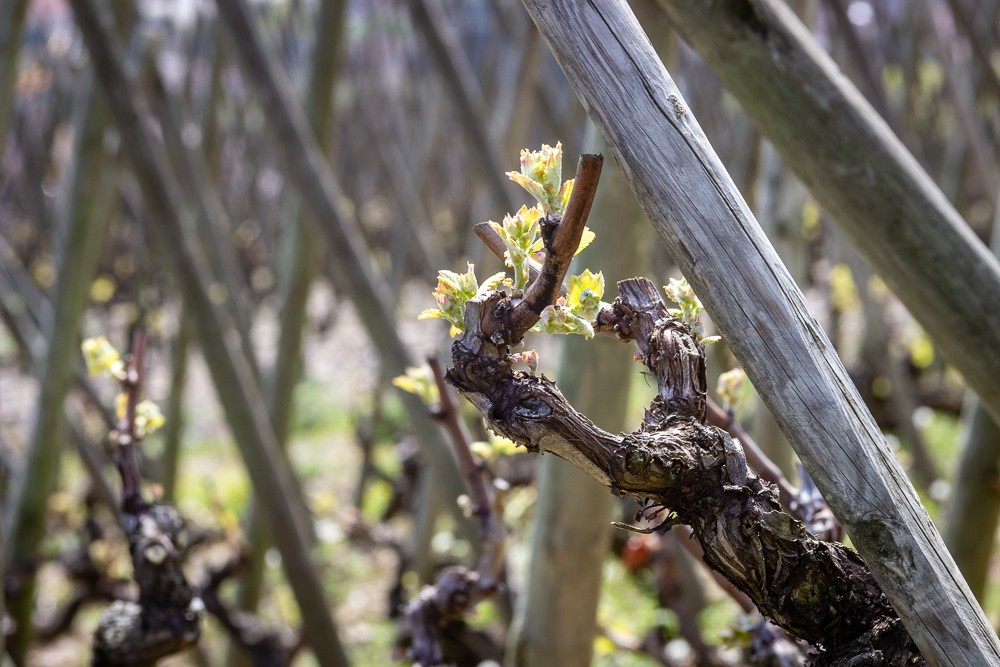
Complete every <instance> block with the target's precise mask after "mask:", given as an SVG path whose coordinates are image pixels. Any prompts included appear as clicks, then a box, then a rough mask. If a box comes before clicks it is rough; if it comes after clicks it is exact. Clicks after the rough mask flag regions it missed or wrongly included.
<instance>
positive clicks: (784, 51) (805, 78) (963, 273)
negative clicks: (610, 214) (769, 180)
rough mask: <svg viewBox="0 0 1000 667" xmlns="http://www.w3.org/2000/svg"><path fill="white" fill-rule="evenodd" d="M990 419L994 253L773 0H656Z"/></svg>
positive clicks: (996, 294)
mask: <svg viewBox="0 0 1000 667" xmlns="http://www.w3.org/2000/svg"><path fill="white" fill-rule="evenodd" d="M660 4H661V6H662V7H663V8H664V10H665V11H666V12H667V15H668V16H669V17H670V19H671V21H672V22H673V23H674V25H676V26H677V28H678V29H679V30H680V32H681V33H682V34H683V35H684V37H685V39H687V40H688V42H689V43H690V44H692V45H693V46H694V47H695V48H696V49H697V50H698V52H699V53H700V54H701V55H702V57H703V58H705V60H706V61H707V62H708V64H709V65H710V66H711V67H712V70H713V71H714V72H715V73H716V74H717V75H718V76H719V78H720V79H721V80H722V82H723V84H724V85H725V86H726V89H727V90H728V91H729V92H731V93H732V94H733V95H734V96H735V97H736V98H737V99H738V100H739V101H740V103H741V104H742V105H743V108H744V110H745V111H746V112H747V114H748V115H749V116H750V117H751V118H752V119H753V120H754V122H755V123H756V124H757V126H758V127H759V128H760V130H761V132H762V133H763V134H765V135H766V136H767V138H768V139H770V140H771V142H772V143H773V144H774V146H775V148H777V149H778V152H779V153H781V156H782V157H783V158H784V160H785V162H786V163H787V164H788V166H789V167H791V169H792V170H793V171H794V172H795V174H796V175H797V176H798V177H799V178H801V179H802V182H803V183H804V184H805V185H806V187H807V188H809V191H810V192H811V193H812V195H813V196H814V197H815V198H816V201H817V202H819V204H820V206H822V207H823V208H824V209H825V210H826V211H828V212H829V213H830V215H832V216H833V218H834V221H835V222H836V223H837V225H838V226H839V227H840V228H841V230H843V232H844V234H845V235H846V236H847V238H848V239H849V240H850V241H851V243H852V244H853V245H854V246H855V247H856V248H857V249H858V252H860V253H861V255H862V256H864V258H865V259H867V260H868V262H869V263H870V264H871V266H872V268H873V269H874V270H875V271H876V272H878V274H879V275H880V276H882V278H883V279H884V280H885V282H886V284H887V285H888V286H889V288H890V289H891V290H892V291H893V293H894V294H895V295H896V296H897V297H898V298H899V300H900V301H902V302H903V304H904V305H905V306H906V307H907V308H908V309H909V311H910V313H911V314H912V315H913V317H914V318H916V320H917V321H918V322H920V325H921V326H922V327H924V329H926V330H927V332H928V334H930V336H931V337H932V338H933V339H934V343H935V345H937V346H938V348H939V349H940V350H941V352H942V353H943V354H944V356H945V357H947V359H948V361H949V362H951V363H952V364H954V365H955V367H956V368H957V369H958V370H959V371H960V372H961V373H962V375H963V376H964V378H965V380H966V382H968V383H969V386H970V387H971V388H972V390H973V391H975V392H976V393H977V394H978V395H979V397H980V399H981V400H982V402H983V406H984V407H985V408H986V409H987V410H988V411H989V412H990V414H992V415H993V418H994V419H997V420H1000V345H997V341H1000V262H998V261H997V259H996V258H995V257H992V256H991V255H990V253H989V251H988V250H987V248H986V246H985V245H984V244H983V243H981V242H980V241H979V240H978V239H977V238H976V237H975V235H974V234H973V233H972V230H970V229H969V227H968V225H966V224H965V222H964V221H963V220H962V218H961V216H960V215H959V214H958V212H957V211H955V209H954V207H953V206H952V205H951V204H950V203H949V202H948V200H947V199H946V198H945V196H944V195H943V194H942V193H941V191H940V190H939V189H938V188H937V186H936V185H935V184H934V182H933V181H932V180H931V178H930V176H928V175H927V174H926V173H925V172H924V171H923V169H921V167H920V165H919V164H918V163H917V161H916V160H915V159H914V158H913V156H912V155H910V153H909V152H908V151H907V150H906V148H905V147H904V146H903V144H902V143H901V142H900V141H899V139H897V138H896V136H895V135H894V134H893V133H892V131H891V130H890V129H889V127H888V126H887V125H886V124H885V122H883V121H882V119H881V118H879V116H878V114H877V113H876V112H875V111H874V109H872V108H871V105H869V104H868V102H866V101H865V99H864V97H862V95H861V94H860V93H859V92H858V91H857V89H856V88H855V87H854V86H852V85H851V83H850V81H848V79H847V77H845V76H844V75H843V74H841V73H840V71H838V70H837V66H836V64H835V63H834V62H833V61H832V60H831V59H830V58H829V56H827V55H826V53H825V52H824V51H823V50H822V48H820V46H819V44H817V43H816V40H815V39H813V37H812V35H811V34H810V33H809V31H808V30H807V29H806V28H805V26H803V25H802V23H801V22H800V21H799V20H798V19H797V18H796V17H795V15H794V14H793V13H792V12H791V11H790V10H789V9H788V7H787V6H785V4H784V3H783V2H775V0H742V1H740V2H702V1H701V0H694V1H692V0H660Z"/></svg>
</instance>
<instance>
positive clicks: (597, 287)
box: [566, 269, 604, 322]
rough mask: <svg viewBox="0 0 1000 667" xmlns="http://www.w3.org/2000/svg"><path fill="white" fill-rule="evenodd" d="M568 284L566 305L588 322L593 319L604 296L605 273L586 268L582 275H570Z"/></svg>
mask: <svg viewBox="0 0 1000 667" xmlns="http://www.w3.org/2000/svg"><path fill="white" fill-rule="evenodd" d="M566 286H567V293H566V305H567V306H568V307H569V309H570V312H572V313H573V314H574V315H576V316H578V317H581V318H583V319H585V320H587V321H588V322H589V321H593V320H594V319H595V318H596V317H597V311H598V309H599V308H600V306H601V297H602V296H604V274H603V273H601V272H600V271H598V272H597V273H591V272H590V269H585V270H584V272H583V273H581V274H580V275H577V276H570V277H569V278H568V279H567V281H566Z"/></svg>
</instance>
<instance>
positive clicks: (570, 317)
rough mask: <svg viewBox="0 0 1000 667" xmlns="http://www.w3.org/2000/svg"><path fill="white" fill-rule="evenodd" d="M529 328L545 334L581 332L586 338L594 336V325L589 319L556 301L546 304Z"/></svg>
mask: <svg viewBox="0 0 1000 667" xmlns="http://www.w3.org/2000/svg"><path fill="white" fill-rule="evenodd" d="M531 330H532V331H540V332H542V333H547V334H571V333H575V334H581V335H582V336H583V337H584V338H587V339H588V340H589V339H591V338H593V337H594V327H593V326H592V325H591V324H590V321H589V320H586V319H584V318H582V317H580V316H578V315H575V314H573V312H572V311H570V309H569V308H568V307H566V306H565V305H562V304H558V303H557V304H554V305H551V306H546V307H545V308H544V309H543V310H542V314H541V317H540V318H539V320H538V324H536V325H535V326H534V327H532V329H531Z"/></svg>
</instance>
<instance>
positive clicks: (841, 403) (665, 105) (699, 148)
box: [524, 0, 1000, 666]
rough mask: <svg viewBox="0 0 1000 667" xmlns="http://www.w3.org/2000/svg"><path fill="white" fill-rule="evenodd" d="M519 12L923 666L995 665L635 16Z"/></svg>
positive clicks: (953, 579) (819, 335) (591, 5)
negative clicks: (849, 540) (860, 559)
mask: <svg viewBox="0 0 1000 667" xmlns="http://www.w3.org/2000/svg"><path fill="white" fill-rule="evenodd" d="M524 4H525V6H526V7H527V9H528V12H529V13H530V14H531V16H532V19H534V21H535V23H536V24H537V25H538V28H539V31H540V32H541V33H542V36H543V37H544V38H545V40H546V41H547V42H548V44H549V46H550V48H551V49H552V51H553V52H554V53H555V56H556V58H557V59H558V61H559V63H560V65H561V66H562V68H563V70H564V72H565V73H566V75H567V77H568V78H569V80H570V82H571V84H572V85H573V87H574V88H575V90H576V92H577V95H578V96H579V97H580V99H581V101H582V102H583V104H584V106H585V107H586V108H587V111H588V112H589V114H590V116H591V118H592V119H593V120H594V122H595V123H596V124H597V125H598V127H599V128H600V129H601V131H602V132H603V133H604V136H605V139H606V141H607V143H608V146H609V147H610V148H611V151H612V152H613V153H614V154H615V157H616V158H617V159H618V161H619V163H620V164H621V165H622V168H623V169H624V171H625V173H626V175H627V177H628V179H629V181H630V184H631V186H632V188H633V190H634V191H635V194H636V196H637V197H638V199H639V201H640V204H641V205H642V207H643V209H644V210H645V211H646V214H647V216H648V217H649V219H650V221H651V222H652V224H653V226H654V227H655V228H656V229H657V231H658V232H659V233H660V236H661V237H662V239H663V241H664V243H665V244H666V245H667V247H668V248H669V250H670V252H671V254H672V256H673V258H674V260H675V261H676V262H677V264H678V265H679V266H680V267H681V270H682V271H683V272H684V274H685V276H686V277H687V278H688V280H689V281H690V283H691V284H692V286H693V287H694V288H695V290H696V291H697V293H698V295H699V296H700V297H701V299H702V301H703V302H704V304H705V306H706V308H707V309H708V312H709V313H710V315H711V316H712V320H713V321H714V322H715V323H716V324H717V325H718V326H719V329H720V331H721V332H722V334H723V336H725V338H726V340H727V342H728V343H729V345H730V347H731V348H732V349H733V352H734V353H735V354H736V356H737V358H738V359H739V360H740V362H741V363H742V364H743V367H744V369H745V370H746V371H747V374H748V376H749V377H750V380H751V381H752V382H753V384H754V386H755V387H756V388H757V389H758V391H759V392H760V394H761V396H762V397H763V399H764V401H765V403H766V404H767V405H768V407H769V408H770V409H771V411H772V413H773V414H774V415H775V418H776V419H777V421H778V423H779V424H780V425H781V427H782V430H783V431H784V432H785V433H786V434H787V435H788V437H789V440H790V441H791V442H792V444H793V446H794V447H795V449H796V451H797V452H798V454H799V456H800V457H801V459H802V461H803V462H804V463H805V465H806V467H807V469H808V470H809V472H810V474H811V475H812V476H813V478H814V479H815V480H816V483H817V485H818V486H819V488H820V489H821V491H822V492H823V494H824V496H825V497H826V499H827V501H828V502H829V504H830V506H831V507H832V508H833V509H834V511H835V512H836V513H837V516H838V517H839V518H840V519H841V521H842V522H843V523H844V525H845V527H846V528H847V530H848V532H849V533H850V535H851V538H852V539H853V541H854V543H855V545H857V548H858V551H859V553H860V554H861V556H862V557H863V558H864V559H865V562H866V563H867V565H868V567H869V568H870V569H871V571H872V573H873V574H874V576H875V578H876V580H877V581H878V583H879V585H880V586H881V587H882V590H883V591H884V592H885V594H886V595H887V597H888V598H889V600H890V601H891V603H892V604H893V606H894V607H895V609H896V611H897V613H898V614H899V615H900V617H901V618H902V620H903V622H904V623H905V624H906V628H907V629H908V630H909V632H910V635H911V636H912V637H913V639H914V640H915V641H916V643H917V645H918V646H919V647H920V650H921V651H922V652H923V655H924V656H925V657H926V658H927V660H928V661H929V662H930V663H931V664H934V665H956V666H958V665H1000V642H998V641H997V636H996V633H995V632H994V631H993V628H992V627H991V626H990V625H989V623H988V622H987V620H986V618H985V616H984V615H983V613H982V610H981V609H980V608H979V606H978V604H977V603H976V601H975V598H974V597H973V596H972V594H971V592H970V591H969V588H968V586H966V584H965V582H964V581H963V580H962V577H961V575H960V574H959V572H958V570H957V568H956V567H955V564H954V561H952V559H951V556H949V555H948V551H947V549H945V547H944V544H943V543H942V541H941V537H940V536H939V535H938V533H937V531H936V530H935V529H934V526H933V524H932V523H931V521H930V518H929V517H928V516H927V513H926V511H925V510H924V508H923V506H922V505H921V504H920V500H919V499H918V498H917V495H916V493H915V492H914V490H913V487H912V486H911V485H910V483H909V480H908V479H907V478H906V475H905V473H904V472H903V470H902V468H901V467H900V465H899V463H898V462H897V461H896V458H895V456H894V455H893V453H892V450H891V449H890V448H889V446H888V444H887V443H886V441H885V438H884V437H883V436H882V433H881V432H880V431H879V429H878V426H877V425H876V424H875V421H874V419H873V418H872V416H871V414H870V413H869V411H868V409H867V408H866V407H865V405H864V403H863V402H862V400H861V398H860V396H859V395H858V393H857V391H856V390H855V389H854V386H853V384H852V383H851V380H850V378H849V377H848V376H847V372H846V371H845V370H844V367H843V365H842V364H841V362H840V359H839V358H838V357H837V355H836V352H835V351H834V350H833V348H832V346H831V345H830V343H829V340H828V339H827V337H826V334H825V333H824V332H823V330H822V328H821V327H820V326H819V324H818V323H817V322H816V320H815V318H814V317H813V316H812V314H811V313H810V312H809V310H808V308H807V307H806V304H805V299H804V297H803V296H802V293H801V292H800V291H799V289H798V287H796V285H795V283H794V281H792V279H791V277H790V276H789V274H788V272H787V271H786V270H785V268H784V266H783V265H782V263H781V260H780V259H779V258H778V256H777V254H776V253H775V251H774V249H773V248H772V247H771V244H770V243H769V242H768V240H767V238H766V237H765V236H764V234H763V232H762V231H761V229H760V227H759V226H758V225H757V222H756V220H754V218H753V215H752V214H751V213H750V211H749V208H748V207H747V205H746V203H745V202H744V200H743V197H742V196H741V195H740V193H739V191H738V190H737V189H736V186H735V185H734V184H733V182H732V179H731V178H730V177H729V175H728V174H727V173H726V170H725V168H724V167H723V165H722V163H721V161H720V160H719V159H718V156H717V155H716V154H715V151H714V150H713V149H712V147H711V145H710V144H709V143H708V140H707V139H706V137H705V134H704V132H703V131H702V130H701V127H700V126H699V125H698V123H697V121H696V120H695V119H694V117H693V116H692V115H691V111H690V109H689V108H688V107H687V104H686V103H685V102H684V99H683V97H682V96H681V94H680V92H679V91H678V89H677V87H676V86H675V85H674V82H673V81H672V80H671V78H670V75H669V74H668V73H667V71H666V70H665V68H664V67H663V65H662V64H661V63H660V60H659V58H658V57H657V56H656V54H655V52H654V51H653V49H652V48H651V47H650V44H649V40H648V39H647V38H646V36H645V34H644V33H643V31H642V29H641V27H640V26H639V24H638V22H637V21H636V19H635V17H634V16H633V15H632V12H631V11H630V10H629V8H628V5H627V3H626V2H624V0H603V1H602V2H588V1H586V0H559V1H556V0H525V2H524ZM959 321H960V320H959ZM965 326H966V324H965V323H962V325H961V326H960V327H954V326H953V328H964V327H965Z"/></svg>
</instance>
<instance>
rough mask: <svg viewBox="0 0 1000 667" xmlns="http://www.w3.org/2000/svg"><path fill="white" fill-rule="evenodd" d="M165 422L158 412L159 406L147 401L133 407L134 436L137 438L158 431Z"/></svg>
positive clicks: (161, 414)
mask: <svg viewBox="0 0 1000 667" xmlns="http://www.w3.org/2000/svg"><path fill="white" fill-rule="evenodd" d="M166 421H167V420H166V419H165V418H164V416H163V413H162V412H160V406H158V405H157V404H156V403H154V402H153V401H151V400H149V399H146V400H145V401H142V402H140V403H139V405H137V406H135V434H136V436H137V437H139V438H145V437H146V436H147V435H149V434H151V433H153V432H154V431H156V430H158V429H159V428H160V427H161V426H163V424H164V423H166Z"/></svg>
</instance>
